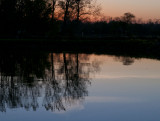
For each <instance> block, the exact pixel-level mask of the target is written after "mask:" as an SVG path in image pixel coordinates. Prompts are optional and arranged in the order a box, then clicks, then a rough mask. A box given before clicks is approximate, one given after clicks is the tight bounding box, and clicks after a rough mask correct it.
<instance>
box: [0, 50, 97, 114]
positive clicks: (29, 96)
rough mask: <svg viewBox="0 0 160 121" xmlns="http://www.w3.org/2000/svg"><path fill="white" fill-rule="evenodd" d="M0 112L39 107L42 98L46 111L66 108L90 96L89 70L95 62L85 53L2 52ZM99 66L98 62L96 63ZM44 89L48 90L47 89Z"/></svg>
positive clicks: (0, 65)
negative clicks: (10, 109) (88, 87)
mask: <svg viewBox="0 0 160 121" xmlns="http://www.w3.org/2000/svg"><path fill="white" fill-rule="evenodd" d="M0 56H1V57H0V72H1V73H0V74H1V76H0V111H2V112H3V111H6V108H7V107H8V108H20V107H23V108H25V109H26V110H29V109H30V108H32V109H33V110H36V109H37V108H38V107H39V102H38V98H39V97H43V104H42V105H43V106H44V107H45V108H46V110H52V111H55V110H59V111H61V110H66V106H67V105H71V104H73V103H76V101H82V100H83V99H84V97H85V96H87V95H88V91H87V86H88V84H90V73H91V72H93V71H95V70H96V69H95V68H96V67H98V66H94V65H95V63H96V62H89V56H88V55H85V54H66V53H63V54H55V53H54V54H53V53H51V54H49V55H48V54H44V53H39V54H37V53H35V54H28V53H23V54H22V55H21V54H5V55H2V54H1V55H0ZM97 65H98V64H97ZM44 90H45V92H44Z"/></svg>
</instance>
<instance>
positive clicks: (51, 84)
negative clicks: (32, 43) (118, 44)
mask: <svg viewBox="0 0 160 121" xmlns="http://www.w3.org/2000/svg"><path fill="white" fill-rule="evenodd" d="M159 72H160V61H159V60H153V59H145V58H133V57H132V58H131V57H123V56H111V55H96V54H78V53H76V54H71V53H41V52H39V53H20V54H18V53H12V54H11V53H7V54H1V55H0V120H1V121H22V120H23V121H36V120H38V121H44V120H46V121H51V120H54V121H157V120H160V115H159V114H160V88H159V87H160V73H159Z"/></svg>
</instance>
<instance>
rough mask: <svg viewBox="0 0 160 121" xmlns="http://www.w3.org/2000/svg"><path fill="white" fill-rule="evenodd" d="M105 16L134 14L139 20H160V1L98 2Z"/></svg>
mask: <svg viewBox="0 0 160 121" xmlns="http://www.w3.org/2000/svg"><path fill="white" fill-rule="evenodd" d="M97 2H98V3H99V4H101V6H102V13H104V15H105V16H111V17H117V16H122V15H123V14H124V13H125V12H131V13H133V14H134V15H135V16H136V17H137V18H142V19H143V20H147V19H160V0H97Z"/></svg>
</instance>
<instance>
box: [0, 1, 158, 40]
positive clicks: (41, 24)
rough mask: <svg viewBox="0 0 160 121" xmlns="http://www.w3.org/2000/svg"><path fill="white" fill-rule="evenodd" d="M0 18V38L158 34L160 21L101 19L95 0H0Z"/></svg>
mask: <svg viewBox="0 0 160 121" xmlns="http://www.w3.org/2000/svg"><path fill="white" fill-rule="evenodd" d="M0 18H1V19H0V38H17V39H19V38H58V37H70V38H71V37H79V38H80V37H90V38H92V37H101V38H104V37H113V36H118V37H119V36H138V37H139V36H160V21H159V20H156V21H152V20H150V21H148V22H146V23H145V22H142V21H140V20H137V19H136V17H135V15H134V14H132V13H125V14H124V15H123V16H122V17H116V18H114V19H112V18H108V19H103V16H102V15H101V7H100V6H99V5H98V4H97V3H96V1H95V0H0ZM96 18H98V19H99V21H96V20H97V19H96Z"/></svg>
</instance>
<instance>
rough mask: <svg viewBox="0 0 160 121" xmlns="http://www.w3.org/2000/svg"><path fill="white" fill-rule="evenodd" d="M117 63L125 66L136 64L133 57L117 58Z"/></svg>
mask: <svg viewBox="0 0 160 121" xmlns="http://www.w3.org/2000/svg"><path fill="white" fill-rule="evenodd" d="M115 60H116V61H120V62H122V63H123V65H132V64H133V63H134V58H131V57H122V56H120V57H115Z"/></svg>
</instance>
